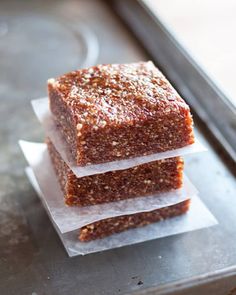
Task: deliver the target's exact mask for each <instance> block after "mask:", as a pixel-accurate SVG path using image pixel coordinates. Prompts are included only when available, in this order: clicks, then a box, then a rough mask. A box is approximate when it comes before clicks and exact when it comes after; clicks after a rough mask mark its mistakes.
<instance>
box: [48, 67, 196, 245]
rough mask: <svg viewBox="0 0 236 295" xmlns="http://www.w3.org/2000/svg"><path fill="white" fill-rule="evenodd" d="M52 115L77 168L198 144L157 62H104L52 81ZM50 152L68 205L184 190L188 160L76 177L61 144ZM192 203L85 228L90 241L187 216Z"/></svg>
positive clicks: (82, 237) (181, 104) (183, 106)
mask: <svg viewBox="0 0 236 295" xmlns="http://www.w3.org/2000/svg"><path fill="white" fill-rule="evenodd" d="M48 94H49V103H50V110H51V113H52V115H53V118H54V121H55V123H56V125H57V128H58V130H59V131H60V132H61V134H62V136H63V138H64V140H65V143H66V144H67V145H68V147H69V148H70V152H71V155H72V157H73V159H74V161H76V163H77V165H78V166H87V165H91V164H99V163H107V162H111V161H119V160H123V159H129V158H134V157H141V156H144V155H150V154H154V153H159V152H164V151H169V150H173V149H177V148H181V147H184V146H187V145H189V144H192V143H193V142H194V135H193V123H192V117H191V114H190V110H189V107H188V105H187V104H186V103H185V102H184V100H183V99H182V98H181V97H180V96H179V94H178V93H177V92H176V91H175V90H174V88H173V87H172V86H171V84H170V83H169V82H168V81H167V79H166V78H165V77H164V76H163V74H162V73H161V72H160V71H159V70H158V69H157V68H156V67H155V66H154V65H153V63H152V62H140V63H133V64H113V65H98V66H95V67H91V68H87V69H82V70H77V71H73V72H70V73H68V74H65V75H63V76H60V77H58V78H56V79H50V80H49V81H48ZM47 145H48V151H49V154H50V158H51V161H52V164H53V167H54V170H55V172H56V175H57V178H58V181H59V183H60V186H61V189H62V191H63V192H64V197H65V203H66V204H67V205H68V206H92V205H95V204H102V203H107V202H114V201H119V200H124V199H128V198H138V197H144V196H150V195H153V194H158V193H161V192H168V191H171V190H175V189H178V188H181V186H182V184H183V165H184V163H183V159H182V158H181V157H173V158H168V159H164V160H158V161H153V162H150V163H145V164H141V165H138V166H135V167H132V168H129V169H125V170H117V171H109V172H106V173H103V174H95V175H90V176H85V177H80V178H78V177H76V176H75V175H74V174H73V172H72V170H71V169H70V167H68V166H67V164H66V163H65V162H64V161H63V159H62V157H61V155H60V153H59V152H58V151H57V147H56V146H54V144H53V143H52V141H51V140H50V139H49V138H47ZM189 204H190V201H189V200H186V201H182V202H180V203H178V204H176V205H172V206H169V207H165V208H161V209H158V210H154V211H150V212H141V213H136V214H132V215H124V216H119V217H113V218H108V219H104V220H100V221H97V222H94V223H92V224H89V225H86V226H84V227H82V228H81V229H80V231H79V240H80V241H90V240H93V239H97V238H102V237H105V236H108V235H110V234H113V233H118V232H121V231H124V230H127V229H130V228H134V227H139V226H144V225H147V224H149V223H152V222H157V221H160V220H163V219H165V218H170V217H173V216H177V215H180V214H183V213H185V212H186V211H187V210H188V208H189Z"/></svg>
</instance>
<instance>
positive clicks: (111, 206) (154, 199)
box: [20, 141, 197, 233]
mask: <svg viewBox="0 0 236 295" xmlns="http://www.w3.org/2000/svg"><path fill="white" fill-rule="evenodd" d="M20 146H21V149H22V151H23V153H24V155H25V157H26V159H27V161H28V163H29V165H30V166H31V168H32V169H33V172H34V175H35V177H36V179H37V182H38V183H39V186H40V189H41V191H42V194H43V198H42V200H43V202H44V204H45V207H46V208H47V210H48V211H49V214H50V215H51V216H52V219H53V221H54V222H55V224H56V225H57V227H58V229H59V230H60V232H62V233H66V232H68V231H72V230H75V229H77V228H79V227H82V226H84V225H86V224H89V223H92V222H95V221H98V220H101V219H105V218H109V217H115V216H121V215H126V214H134V213H138V212H145V211H151V210H155V209H158V208H163V207H166V206H170V205H174V204H177V203H179V202H182V201H184V200H186V199H189V198H190V197H191V196H192V195H194V194H196V193H197V190H196V188H195V187H194V186H193V185H192V184H191V182H190V181H189V180H188V179H187V177H186V176H185V177H184V185H183V188H181V189H178V190H173V191H170V192H168V193H161V194H157V195H151V196H145V197H137V198H133V199H127V200H121V201H117V202H111V203H106V204H99V205H93V206H87V207H69V206H66V205H65V203H64V197H63V193H62V191H61V189H60V186H59V183H58V181H57V178H56V175H55V172H54V170H53V167H52V164H51V161H50V158H49V154H48V151H47V146H46V145H45V144H43V143H32V142H27V141H20Z"/></svg>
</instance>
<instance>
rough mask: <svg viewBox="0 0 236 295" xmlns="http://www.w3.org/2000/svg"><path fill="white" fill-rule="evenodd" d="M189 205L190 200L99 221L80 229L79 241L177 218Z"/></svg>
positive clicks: (86, 240)
mask: <svg viewBox="0 0 236 295" xmlns="http://www.w3.org/2000/svg"><path fill="white" fill-rule="evenodd" d="M189 205H190V200H186V201H183V202H181V203H179V204H176V205H172V206H169V207H165V208H161V209H157V210H154V211H150V212H142V213H136V214H132V215H124V216H119V217H113V218H108V219H104V220H100V221H97V222H94V223H91V224H89V225H86V226H84V227H82V228H81V229H80V231H79V240H80V241H82V242H88V241H91V240H95V239H100V238H104V237H106V236H109V235H111V234H114V233H119V232H122V231H125V230H127V229H131V228H136V227H141V226H145V225H148V224H150V223H153V222H157V221H161V220H164V219H167V218H170V217H174V216H178V215H181V214H184V213H186V212H187V211H188V209H189Z"/></svg>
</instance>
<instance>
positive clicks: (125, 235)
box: [27, 168, 217, 257]
mask: <svg viewBox="0 0 236 295" xmlns="http://www.w3.org/2000/svg"><path fill="white" fill-rule="evenodd" d="M27 175H28V177H29V180H30V182H31V183H32V185H33V186H34V188H35V190H36V191H37V193H38V195H39V196H40V198H42V197H43V194H42V192H41V190H40V188H39V185H38V183H37V180H36V178H35V176H34V174H33V170H32V169H31V168H28V169H27ZM49 217H50V218H51V219H52V216H51V215H50V214H49ZM52 223H53V225H54V226H55V229H56V230H57V232H58V235H59V237H60V239H61V241H62V243H63V245H64V247H65V249H66V251H67V253H68V255H69V256H70V257H73V256H78V255H86V254H90V253H95V252H100V251H104V250H110V249H115V248H119V247H122V246H128V245H133V244H137V243H141V242H145V241H149V240H154V239H158V238H164V237H168V236H172V235H176V234H183V233H186V232H190V231H193V230H198V229H202V228H206V227H209V226H213V225H216V224H217V220H216V219H215V217H214V216H213V215H212V214H211V213H210V211H209V210H208V209H207V208H206V206H205V205H204V204H203V202H202V201H201V200H200V198H199V197H198V196H197V195H195V196H192V198H191V206H190V210H189V211H188V212H187V213H186V214H183V215H181V216H177V217H173V218H169V219H166V220H164V221H160V222H156V223H153V224H150V225H147V226H145V227H142V228H137V229H130V230H127V231H125V232H122V233H119V234H114V235H112V236H109V237H107V238H103V239H100V240H95V241H91V242H86V243H83V242H80V241H79V240H78V231H79V229H77V230H74V231H71V232H68V233H64V234H62V233H61V232H60V231H59V230H58V227H57V226H56V224H55V222H54V221H53V220H52Z"/></svg>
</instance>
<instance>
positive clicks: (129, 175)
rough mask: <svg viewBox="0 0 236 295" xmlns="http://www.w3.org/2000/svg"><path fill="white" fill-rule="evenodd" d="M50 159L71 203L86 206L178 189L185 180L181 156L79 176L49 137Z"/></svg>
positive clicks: (68, 201)
mask: <svg viewBox="0 0 236 295" xmlns="http://www.w3.org/2000/svg"><path fill="white" fill-rule="evenodd" d="M47 145H48V150H49V154H50V157H51V161H52V164H53V167H54V170H55V172H56V175H57V177H58V181H59V183H60V186H61V189H62V191H63V192H64V196H65V202H66V204H68V205H77V206H87V205H94V204H101V203H106V202H112V201H118V200H122V199H127V198H132V197H139V196H145V195H150V194H155V193H159V192H165V191H169V190H171V189H178V188H180V187H181V186H182V180H183V159H182V158H181V157H176V158H170V159H165V160H160V161H155V162H151V163H147V164H143V165H140V166H136V167H134V168H130V169H125V170H117V171H112V172H107V173H104V174H96V175H91V176H85V177H81V178H77V177H76V176H75V175H74V174H73V172H72V171H71V170H70V169H69V167H68V166H67V165H66V163H65V162H64V161H63V160H62V158H61V156H60V155H59V153H58V152H57V150H56V149H55V147H54V145H53V144H52V142H50V140H49V139H47Z"/></svg>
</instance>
